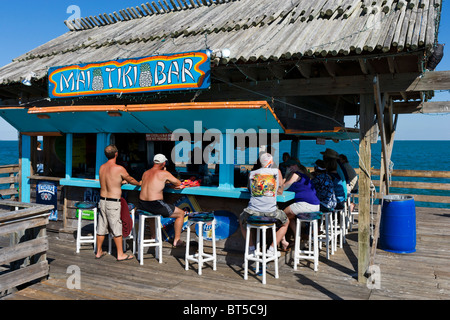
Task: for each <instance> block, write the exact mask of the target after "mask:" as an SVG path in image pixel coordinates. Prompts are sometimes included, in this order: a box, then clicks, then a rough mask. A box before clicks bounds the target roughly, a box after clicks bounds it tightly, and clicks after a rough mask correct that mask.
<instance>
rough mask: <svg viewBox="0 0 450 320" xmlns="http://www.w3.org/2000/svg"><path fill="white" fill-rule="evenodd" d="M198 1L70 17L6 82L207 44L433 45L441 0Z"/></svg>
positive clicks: (319, 48) (279, 49) (275, 57)
mask: <svg viewBox="0 0 450 320" xmlns="http://www.w3.org/2000/svg"><path fill="white" fill-rule="evenodd" d="M195 1H196V2H194V1H192V0H191V1H190V2H187V1H186V0H183V1H180V0H176V1H175V0H162V3H164V4H165V5H164V6H160V5H161V4H162V3H161V1H160V2H158V5H157V4H156V3H155V2H154V1H152V3H147V4H143V5H142V6H140V7H136V8H131V9H130V8H128V9H126V10H121V11H119V13H116V12H114V13H111V14H102V15H99V16H96V17H85V18H82V19H80V20H78V21H66V25H67V26H68V27H69V31H68V32H67V33H65V34H63V35H62V36H60V37H58V38H56V39H53V40H51V41H49V42H48V43H46V44H44V45H42V46H40V47H38V48H36V49H34V50H32V51H30V52H28V53H26V54H24V55H22V56H20V57H18V58H16V59H14V60H13V62H12V63H10V64H9V65H6V66H4V67H2V68H0V85H1V84H3V85H5V84H9V83H16V82H19V81H21V79H23V78H24V77H25V76H26V75H27V74H29V73H30V72H35V73H36V75H37V79H41V78H44V77H45V76H46V75H47V71H48V68H49V67H52V66H60V65H70V64H78V63H83V62H94V61H104V60H113V59H116V58H131V57H143V56H150V55H154V54H156V53H158V54H164V53H175V52H186V51H196V50H203V49H212V50H214V49H223V48H228V49H230V52H231V56H230V57H229V59H222V60H221V63H222V64H224V63H228V62H230V61H232V62H234V63H236V64H239V63H249V62H256V61H279V60H284V59H299V58H301V57H305V56H320V57H336V56H343V57H344V56H352V55H355V56H360V57H363V56H364V55H369V54H378V53H379V54H383V53H387V52H410V51H416V50H427V49H429V48H432V47H433V45H434V44H435V42H436V36H437V27H438V25H439V18H440V11H441V2H442V1H441V0H408V1H405V0H315V1H311V0H277V1H273V0H195ZM168 4H170V6H169V5H168ZM166 5H167V7H166ZM154 6H155V7H157V8H155V7H154ZM171 7H172V8H171Z"/></svg>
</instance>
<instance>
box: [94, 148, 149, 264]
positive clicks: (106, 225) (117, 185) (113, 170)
mask: <svg viewBox="0 0 450 320" xmlns="http://www.w3.org/2000/svg"><path fill="white" fill-rule="evenodd" d="M105 156H106V158H107V159H108V161H107V162H106V163H104V164H103V165H102V166H101V167H100V171H99V176H100V204H99V207H100V214H99V217H98V225H97V254H96V255H95V257H96V259H100V258H101V257H103V256H104V255H105V254H106V253H105V252H103V251H102V244H103V241H104V240H105V236H106V234H108V229H109V231H110V232H111V234H112V235H113V237H114V243H115V244H116V248H117V261H124V260H131V259H133V256H132V255H127V254H124V253H123V245H122V243H123V242H122V221H121V219H120V209H121V205H120V197H121V196H122V183H123V182H124V181H126V182H128V183H130V184H133V185H135V186H139V185H140V183H139V182H138V181H136V180H135V179H134V178H133V177H131V176H130V175H129V174H128V172H127V170H126V169H125V168H124V167H122V166H120V165H118V164H116V160H117V156H118V150H117V147H116V146H114V145H109V146H107V147H106V148H105Z"/></svg>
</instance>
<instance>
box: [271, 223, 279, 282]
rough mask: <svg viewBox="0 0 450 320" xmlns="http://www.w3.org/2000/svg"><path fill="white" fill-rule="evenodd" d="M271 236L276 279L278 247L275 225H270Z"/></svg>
mask: <svg viewBox="0 0 450 320" xmlns="http://www.w3.org/2000/svg"><path fill="white" fill-rule="evenodd" d="M272 238H273V243H274V248H273V253H274V254H275V261H274V264H275V279H278V248H277V232H276V230H275V225H273V226H272Z"/></svg>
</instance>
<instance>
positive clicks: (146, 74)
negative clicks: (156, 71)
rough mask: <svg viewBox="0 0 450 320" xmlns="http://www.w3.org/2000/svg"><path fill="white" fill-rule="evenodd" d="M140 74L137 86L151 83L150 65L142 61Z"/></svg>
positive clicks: (148, 85) (145, 85)
mask: <svg viewBox="0 0 450 320" xmlns="http://www.w3.org/2000/svg"><path fill="white" fill-rule="evenodd" d="M140 69H141V74H140V76H139V86H140V87H141V88H146V87H150V86H151V85H152V73H151V72H150V65H149V64H148V63H144V64H141V65H140Z"/></svg>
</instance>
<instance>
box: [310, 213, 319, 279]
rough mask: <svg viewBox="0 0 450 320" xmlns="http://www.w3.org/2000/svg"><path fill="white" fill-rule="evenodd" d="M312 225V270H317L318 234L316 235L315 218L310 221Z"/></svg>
mask: <svg viewBox="0 0 450 320" xmlns="http://www.w3.org/2000/svg"><path fill="white" fill-rule="evenodd" d="M311 223H312V225H313V237H314V240H313V242H314V244H313V245H314V271H317V268H318V265H319V246H318V242H319V239H318V238H319V236H318V231H319V230H318V229H319V228H318V226H317V220H314V221H311Z"/></svg>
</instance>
